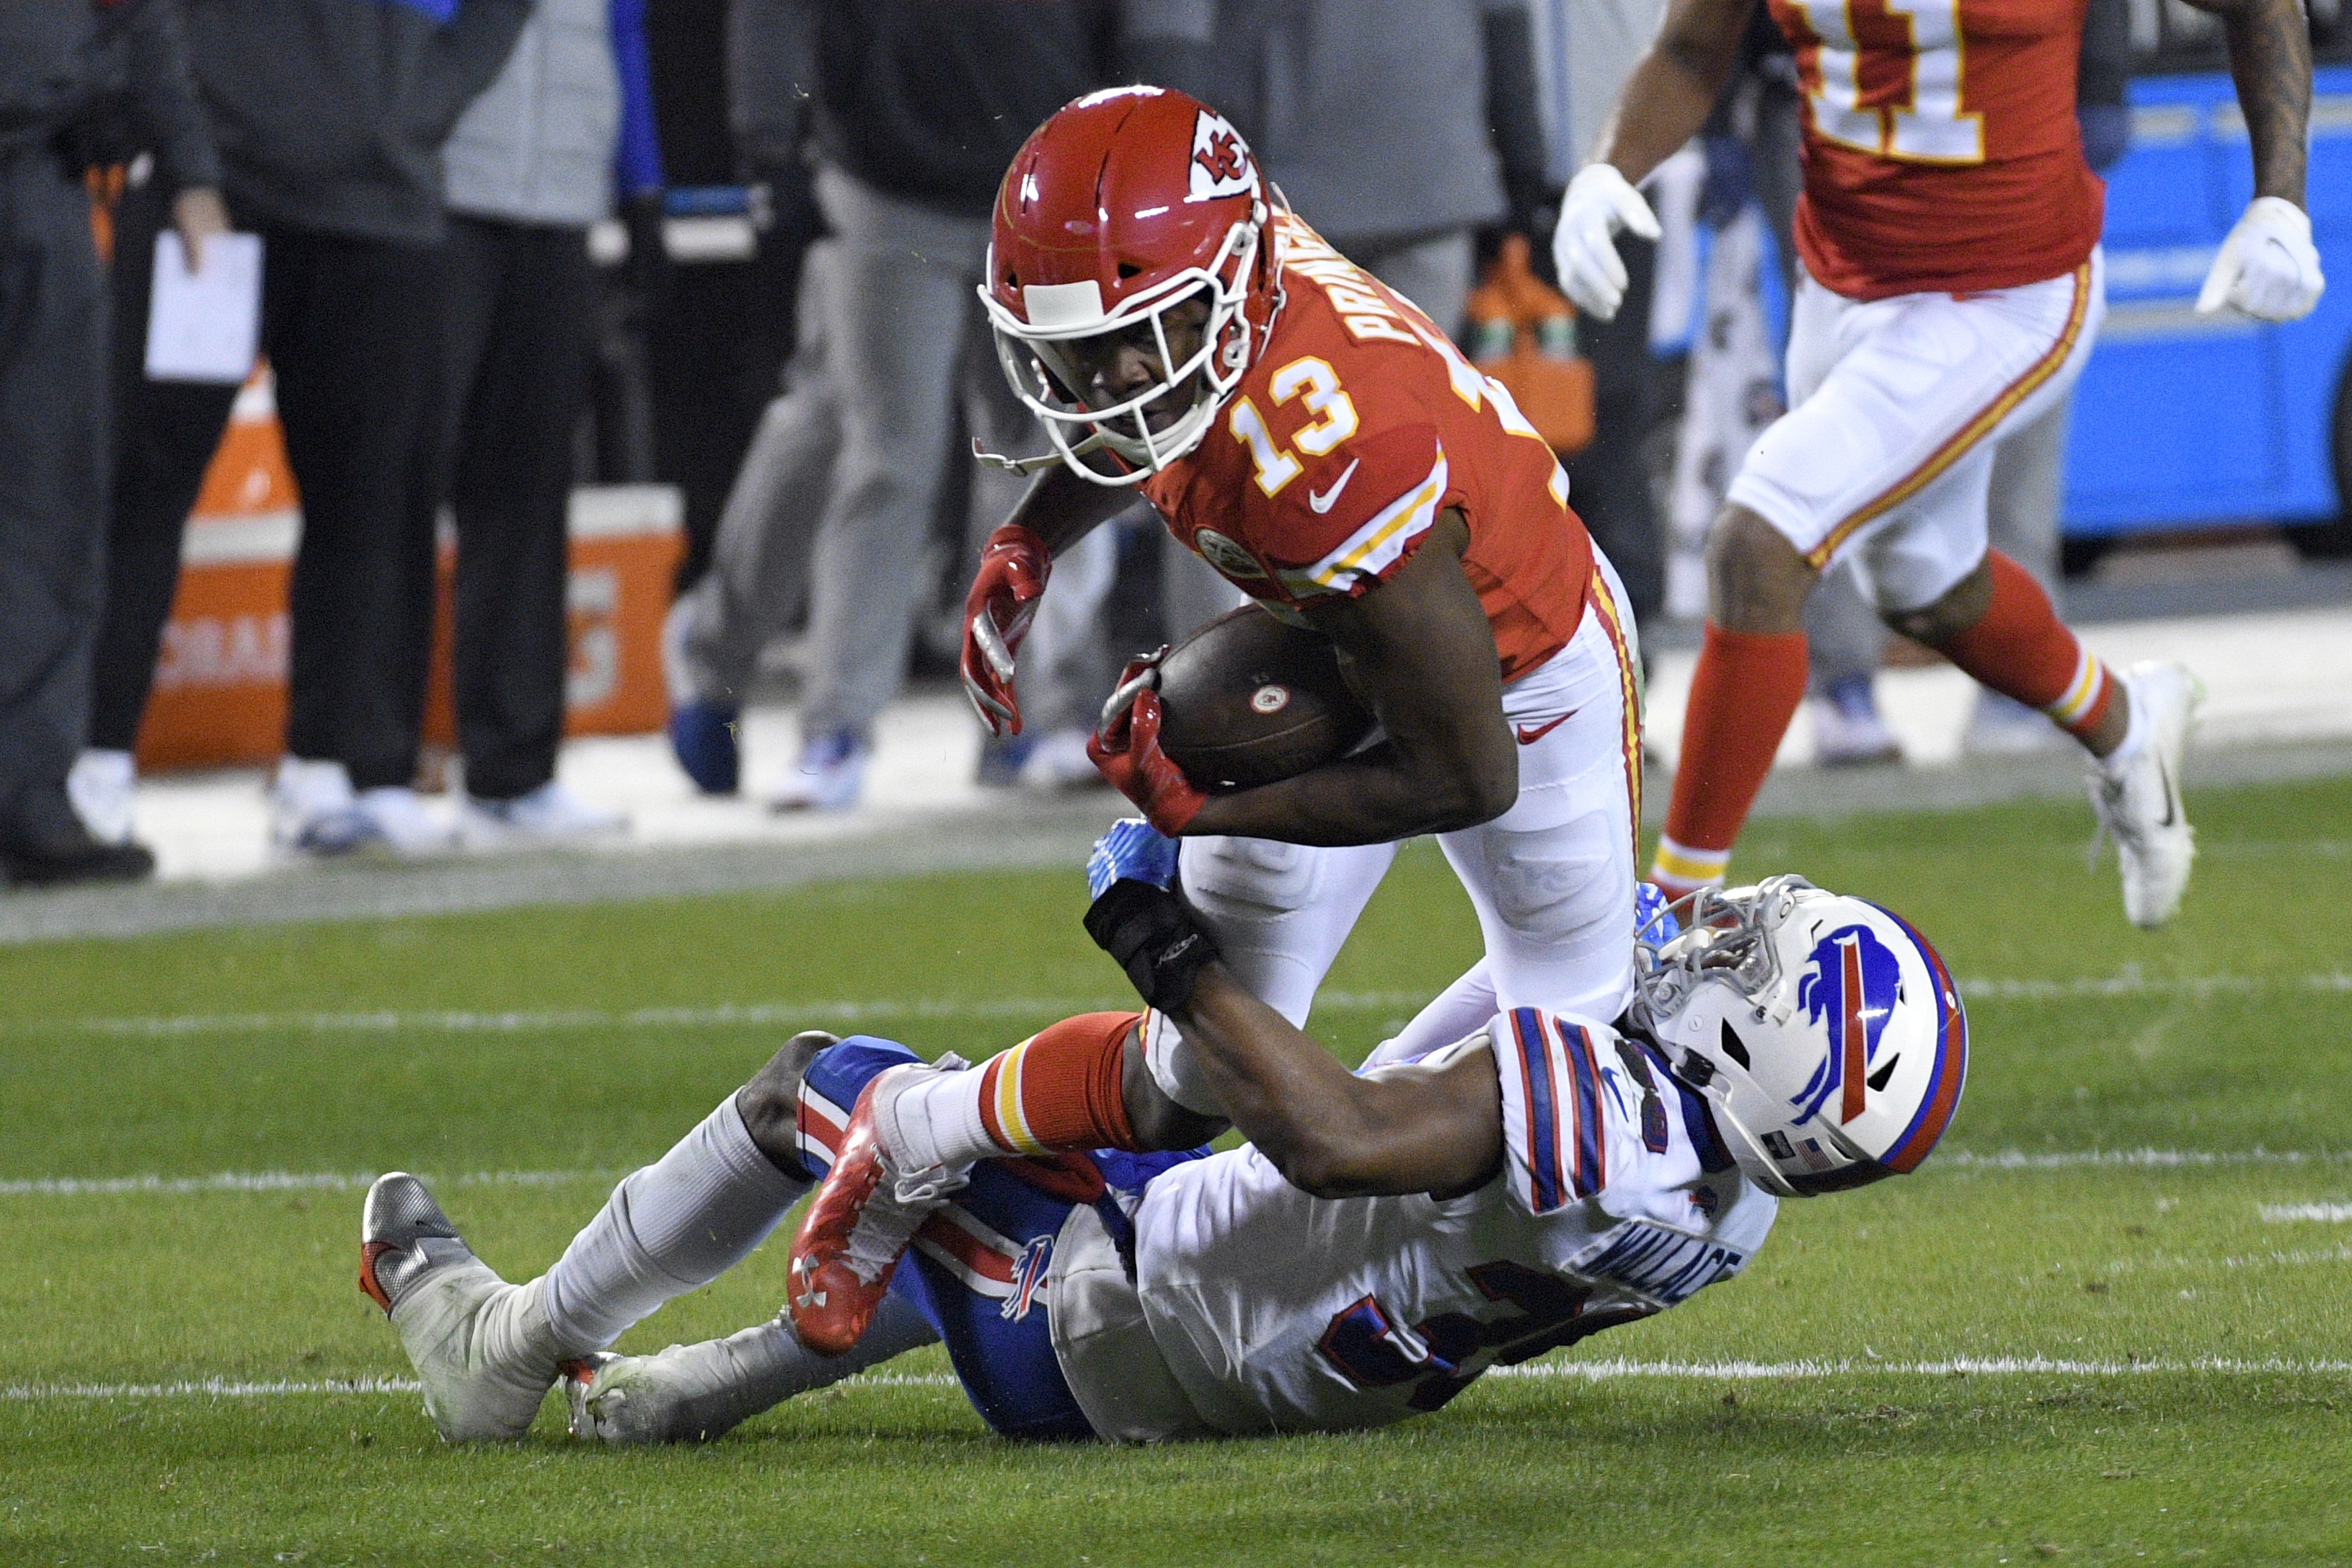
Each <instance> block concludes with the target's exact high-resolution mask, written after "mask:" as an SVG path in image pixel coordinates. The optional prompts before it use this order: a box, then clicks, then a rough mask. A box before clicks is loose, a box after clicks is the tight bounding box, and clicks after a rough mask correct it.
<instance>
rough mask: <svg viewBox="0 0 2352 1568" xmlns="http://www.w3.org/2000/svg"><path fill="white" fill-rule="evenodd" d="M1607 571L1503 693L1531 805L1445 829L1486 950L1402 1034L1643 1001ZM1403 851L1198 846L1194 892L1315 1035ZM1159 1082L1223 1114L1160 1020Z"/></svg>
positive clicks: (1258, 985) (1629, 651)
mask: <svg viewBox="0 0 2352 1568" xmlns="http://www.w3.org/2000/svg"><path fill="white" fill-rule="evenodd" d="M1594 560H1595V563H1596V567H1597V569H1598V570H1596V573H1595V580H1594V585H1593V591H1592V592H1591V598H1590V601H1589V603H1588V605H1587V607H1586V610H1585V612H1584V622H1583V624H1582V625H1581V626H1580V627H1579V628H1578V630H1577V633H1576V635H1575V636H1574V637H1573V638H1571V639H1570V641H1569V643H1568V646H1566V647H1565V648H1562V649H1561V650H1560V651H1559V653H1555V654H1553V655H1552V656H1551V658H1549V660H1547V661H1546V662H1545V663H1544V664H1542V665H1540V666H1539V667H1538V668H1536V669H1534V670H1531V671H1529V672H1528V674H1525V675H1522V676H1521V677H1520V678H1519V679H1517V681H1514V682H1512V683H1511V684H1510V685H1507V686H1506V687H1504V688H1503V716H1504V719H1505V721H1506V722H1507V723H1508V724H1509V725H1510V726H1511V727H1512V731H1513V733H1514V735H1515V736H1516V737H1517V739H1518V742H1519V747H1518V759H1519V796H1518V800H1517V803H1516V804H1514V805H1513V806H1512V807H1511V809H1510V810H1507V811H1506V812H1504V813H1503V814H1502V815H1501V816H1499V817H1497V818H1496V819H1495V820H1494V821H1491V822H1486V823H1482V824H1481V825H1479V826H1477V827H1475V828H1465V829H1463V830H1462V831H1459V832H1453V833H1445V834H1442V835H1440V836H1439V839H1438V843H1439V844H1440V845H1441V846H1442V847H1443V848H1444V851H1445V858H1446V859H1447V860H1448V861H1449V862H1452V863H1453V866H1454V873H1455V874H1456V875H1457V876H1459V877H1460V878H1461V879H1462V885H1463V887H1464V889H1465V891H1467V892H1468V894H1470V902H1471V904H1473V905H1474V906H1475V908H1476V910H1477V912H1478V926H1479V931H1480V933H1481V935H1482V936H1484V937H1485V940H1486V956H1485V957H1484V958H1483V959H1481V960H1480V961H1479V963H1478V966H1477V967H1475V968H1474V969H1472V970H1471V971H1470V973H1469V974H1468V975H1465V977H1463V978H1462V979H1461V980H1458V981H1456V982H1455V983H1454V986H1453V987H1451V988H1448V989H1447V990H1446V992H1445V993H1444V995H1443V996H1441V997H1440V998H1438V999H1437V1001H1435V1002H1433V1003H1432V1004H1431V1005H1430V1007H1429V1008H1427V1009H1423V1013H1422V1015H1421V1016H1420V1017H1418V1018H1416V1019H1414V1020H1413V1022H1412V1027H1411V1028H1410V1029H1408V1030H1407V1031H1406V1033H1405V1035H1404V1036H1402V1037H1401V1038H1402V1040H1406V1041H1408V1042H1410V1045H1411V1048H1412V1051H1413V1053H1414V1054H1419V1053H1420V1052H1422V1051H1433V1050H1435V1049H1436V1048H1437V1047H1439V1046H1442V1045H1448V1044H1451V1043H1452V1042H1453V1041H1454V1040H1459V1039H1461V1038H1462V1037H1463V1036H1465V1035H1466V1034H1469V1033H1470V1032H1471V1031H1473V1030H1476V1029H1478V1028H1479V1027H1480V1026H1482V1025H1483V1024H1485V1023H1486V1021H1487V1020H1488V1019H1492V1018H1493V1017H1494V1016H1495V1014H1496V1011H1497V1010H1498V1009H1505V1008H1510V1007H1519V1006H1530V1007H1533V1006H1540V1007H1547V1008H1551V1009H1557V1010H1567V1011H1574V1012H1578V1013H1580V1014H1583V1015H1585V1016H1587V1017H1591V1018H1599V1019H1613V1018H1615V1017H1616V1016H1617V1015H1618V1014H1619V1013H1620V1012H1621V1011H1622V1010H1623V1009H1624V1006H1625V1003H1626V1002H1627V1000H1628V999H1629V998H1631V996H1632V988H1633V946H1632V932H1633V834H1634V826H1635V822H1636V821H1637V820H1638V817H1639V815H1640V804H1639V800H1640V788H1641V782H1640V781H1641V768H1642V760H1641V753H1642V743H1641V722H1640V700H1641V699H1640V686H1639V682H1640V674H1639V672H1640V667H1641V654H1640V650H1639V647H1638V646H1637V644H1636V642H1635V632H1634V629H1633V616H1632V615H1631V613H1630V612H1625V611H1624V610H1623V606H1624V604H1625V591H1624V587H1623V585H1622V584H1621V583H1620V582H1619V581H1618V580H1617V573H1616V570H1615V569H1614V568H1612V567H1611V566H1610V565H1609V564H1608V562H1607V561H1606V560H1605V559H1601V556H1600V555H1599V553H1598V552H1597V551H1596V552H1595V555H1594ZM1395 858H1396V846H1395V845H1394V844H1360V845H1350V846H1347V847H1344V848H1337V849H1323V848H1315V847H1310V846H1307V845H1303V844H1284V843H1276V842H1273V841H1270V840H1265V839H1234V838H1198V839H1187V840H1185V841H1184V849H1183V854H1182V858H1181V861H1180V862H1179V865H1180V868H1181V873H1182V880H1183V887H1184V894H1185V896H1186V898H1188V899H1189V900H1190V901H1191V902H1192V906H1193V908H1194V909H1195V910H1197V911H1199V913H1200V915H1201V916H1202V919H1203V921H1204V922H1205V923H1206V924H1207V925H1208V926H1209V929H1210V931H1211V934H1212V935H1213V936H1215V938H1216V941H1217V946H1218V949H1219V951H1220V952H1221V953H1222V954H1223V956H1224V961H1225V964H1226V966H1227V967H1229V968H1231V969H1232V970H1233V972H1234V976H1235V977H1237V978H1238V979H1239V980H1240V981H1241V982H1242V984H1243V985H1244V986H1246V987H1248V988H1249V989H1250V991H1251V992H1252V994H1254V995H1255V996H1256V997H1258V998H1260V999H1261V1000H1263V1001H1265V1003H1266V1004H1267V1005H1268V1006H1270V1007H1272V1008H1273V1009H1275V1010H1276V1012H1279V1013H1281V1014H1282V1015H1283V1016H1284V1017H1285V1018H1287V1019H1290V1021H1291V1022H1293V1023H1295V1024H1300V1025H1304V1024H1305V1023H1306V1021H1307V1010H1308V1009H1309V1007H1310V1006H1311V1005H1312V1004H1313V1002H1314V1000H1315V991H1316V988H1317V987H1318V986H1320V985H1321V984H1322V983H1323V977H1324V975H1325V973H1326V972H1327V971H1328V970H1329V968H1330V967H1331V961H1332V960H1333V959H1334V958H1336V957H1338V956H1339V948H1340V946H1341V945H1342V944H1343V943H1345V942H1346V941H1347V939H1348V933H1349V931H1351V930H1353V929H1354V928H1355V924H1356V919H1357V917H1358V916H1359V915H1361V914H1362V913H1363V911H1364V905H1365V904H1367V903H1369V902H1370V899H1371V896H1372V891H1373V890H1374V889H1375V888H1377V887H1378V886H1379V885H1380V882H1381V876H1382V875H1383V874H1385V873H1387V871H1388V868H1389V864H1390V862H1391V861H1393V860H1394V859H1395ZM1152 1023H1153V1027H1152V1029H1151V1030H1150V1035H1149V1037H1148V1039H1147V1041H1146V1045H1147V1050H1148V1052H1149V1055H1150V1062H1151V1070H1152V1076H1153V1077H1154V1078H1155V1079H1156V1080H1158V1082H1159V1083H1160V1088H1161V1089H1163V1090H1165V1091H1166V1092H1168V1094H1169V1095H1170V1096H1171V1098H1173V1099H1175V1100H1176V1101H1177V1102H1178V1103H1181V1104H1185V1105H1189V1106H1191V1107H1192V1108H1193V1109H1195V1110H1199V1111H1203V1112H1209V1113H1214V1112H1215V1111H1216V1110H1217V1109H1218V1105H1217V1102H1216V1098H1215V1096H1214V1095H1213V1093H1212V1092H1210V1091H1209V1090H1208V1088H1207V1086H1206V1084H1205V1083H1204V1082H1202V1081H1201V1079H1200V1077H1199V1076H1198V1072H1197V1070H1196V1069H1195V1068H1194V1067H1193V1065H1192V1062H1191V1061H1190V1057H1189V1052H1188V1051H1187V1049H1186V1048H1185V1047H1184V1045H1183V1043H1182V1041H1181V1039H1180V1038H1179V1037H1178V1036H1177V1034H1176V1031H1175V1030H1172V1029H1171V1028H1168V1027H1166V1026H1165V1025H1163V1024H1161V1023H1160V1019H1159V1016H1158V1015H1157V1014H1154V1015H1152Z"/></svg>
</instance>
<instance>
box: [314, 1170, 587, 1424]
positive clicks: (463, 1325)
mask: <svg viewBox="0 0 2352 1568" xmlns="http://www.w3.org/2000/svg"><path fill="white" fill-rule="evenodd" d="M360 1289H361V1290H362V1291H365V1292H366V1293H367V1295H368V1297H369V1299H370V1300H372V1301H374V1302H375V1304H376V1305H377V1306H379V1307H382V1308H383V1311H384V1314H385V1315H386V1316H387V1317H389V1318H390V1319H391V1320H392V1326H393V1327H394V1330H396V1331H397V1332H398V1333H399V1334H400V1344H401V1348H402V1349H403V1350H404V1351H406V1352H407V1353H408V1359H409V1361H410V1363H411V1364H414V1365H415V1368H416V1376H417V1380H418V1381H419V1382H421V1383H422V1384H423V1385H425V1414H426V1415H428V1416H432V1417H433V1425H434V1426H435V1427H437V1428H438V1429H439V1430H440V1433H441V1436H442V1437H444V1438H445V1439H446V1440H447V1441H449V1442H452V1443H467V1442H476V1441H479V1440H481V1439H483V1438H503V1437H521V1436H522V1435H523V1434H524V1433H525V1432H528V1431H529V1430H530V1424H531V1422H532V1420H533V1419H534V1418H535V1417H536V1416H538V1415H539V1406H540V1403H541V1400H543V1399H545V1398H546V1396H547V1391H548V1389H550V1388H551V1387H552V1386H553V1385H554V1383H555V1378H556V1372H557V1364H558V1362H559V1361H560V1360H561V1359H562V1357H561V1354H560V1353H559V1352H558V1350H557V1349H556V1346H555V1338H554V1333H553V1332H552V1331H551V1329H550V1328H549V1327H548V1323H547V1310H546V1307H545V1305H544V1303H543V1301H542V1300H541V1291H540V1288H539V1282H538V1281H532V1282H531V1283H530V1284H528V1285H509V1284H508V1283H507V1282H506V1281H504V1280H501V1279H499V1276H498V1275H497V1274H496V1273H495V1272H494V1271H493V1270H491V1269H490V1267H489V1265H488V1264H486V1263H484V1262H483V1261H482V1260H480V1259H478V1258H477V1257H475V1256H474V1254H473V1250H472V1249H470V1248H468V1247H467V1245H466V1242H465V1239H464V1238H463V1237H461V1236H459V1235H458V1234H457V1227H456V1226H454V1225H452V1224H450V1223H449V1217H448V1216H447V1215H446V1214H444V1213H443V1212H442V1211H441V1206H440V1205H439V1204H437V1203H436V1202H434V1201H433V1195H432V1193H430V1192H428V1191H427V1190H425V1184H424V1183H423V1182H421V1181H419V1180H417V1179H416V1178H415V1176H410V1175H408V1174H406V1173H405V1172H403V1171H394V1172H391V1173H389V1174H388V1175H385V1176H378V1177H377V1178H376V1181H375V1184H374V1185H373V1186H371V1187H369V1188H368V1195H367V1205H366V1207H365V1208H364V1209H363V1210H362V1215H361V1219H360Z"/></svg>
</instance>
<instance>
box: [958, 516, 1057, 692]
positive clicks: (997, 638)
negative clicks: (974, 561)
mask: <svg viewBox="0 0 2352 1568" xmlns="http://www.w3.org/2000/svg"><path fill="white" fill-rule="evenodd" d="M1052 570H1054V557H1053V553H1052V552H1051V551H1049V550H1048V549H1046V548H1045V540H1044V539H1041V538H1038V537H1037V536H1036V534H1035V533H1034V532H1032V531H1031V530H1030V529H1028V528H1023V527H1022V526H1021V525H1020V524H1019V523H1006V524H1004V525H1003V526H1002V527H1000V528H998V529H997V530H996V531H995V532H994V533H992V534H991V535H989V536H988V545H987V548H986V549H982V551H981V552H980V570H979V571H978V572H976V573H975V574H973V577H972V580H971V592H970V593H968V594H966V595H965V596H964V601H963V690H964V695H966V696H968V697H970V698H971V706H972V707H973V708H974V709H975V710H976V711H977V712H978V713H979V715H980V722H981V723H982V724H984V725H986V726H988V732H989V733H990V734H991V735H1018V734H1020V733H1021V704H1020V702H1019V700H1018V699H1016V698H1015V697H1014V696H1013V659H1014V657H1015V656H1016V655H1017V654H1018V653H1020V652H1021V639H1022V638H1024V637H1025V636H1027V635H1028V634H1029V622H1030V621H1031V620H1032V619H1033V618H1034V617H1035V615H1036V613H1037V601H1038V600H1039V599H1040V598H1041V597H1043V596H1044V594H1045V578H1046V576H1047V574H1049V573H1050V572H1051V571H1052Z"/></svg>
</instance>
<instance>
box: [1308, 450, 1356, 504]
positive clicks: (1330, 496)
mask: <svg viewBox="0 0 2352 1568" xmlns="http://www.w3.org/2000/svg"><path fill="white" fill-rule="evenodd" d="M1362 461H1363V459H1362V458H1360V457H1359V458H1357V459H1356V460H1355V462H1354V463H1350V464H1349V465H1347V466H1346V467H1345V468H1342V469H1340V470H1339V477H1338V478H1337V479H1334V480H1332V481H1331V487H1330V488H1329V489H1328V490H1325V491H1322V492H1320V493H1319V494H1318V492H1316V491H1313V490H1309V491H1307V505H1308V506H1310V507H1314V508H1315V510H1316V511H1317V512H1318V514H1320V513H1323V512H1328V511H1329V510H1330V509H1331V507H1332V504H1333V503H1334V502H1336V501H1338V500H1339V492H1340V491H1342V490H1344V489H1346V488H1347V487H1348V481H1349V480H1350V479H1352V478H1354V477H1355V476H1356V464H1358V463H1361V462H1362Z"/></svg>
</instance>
